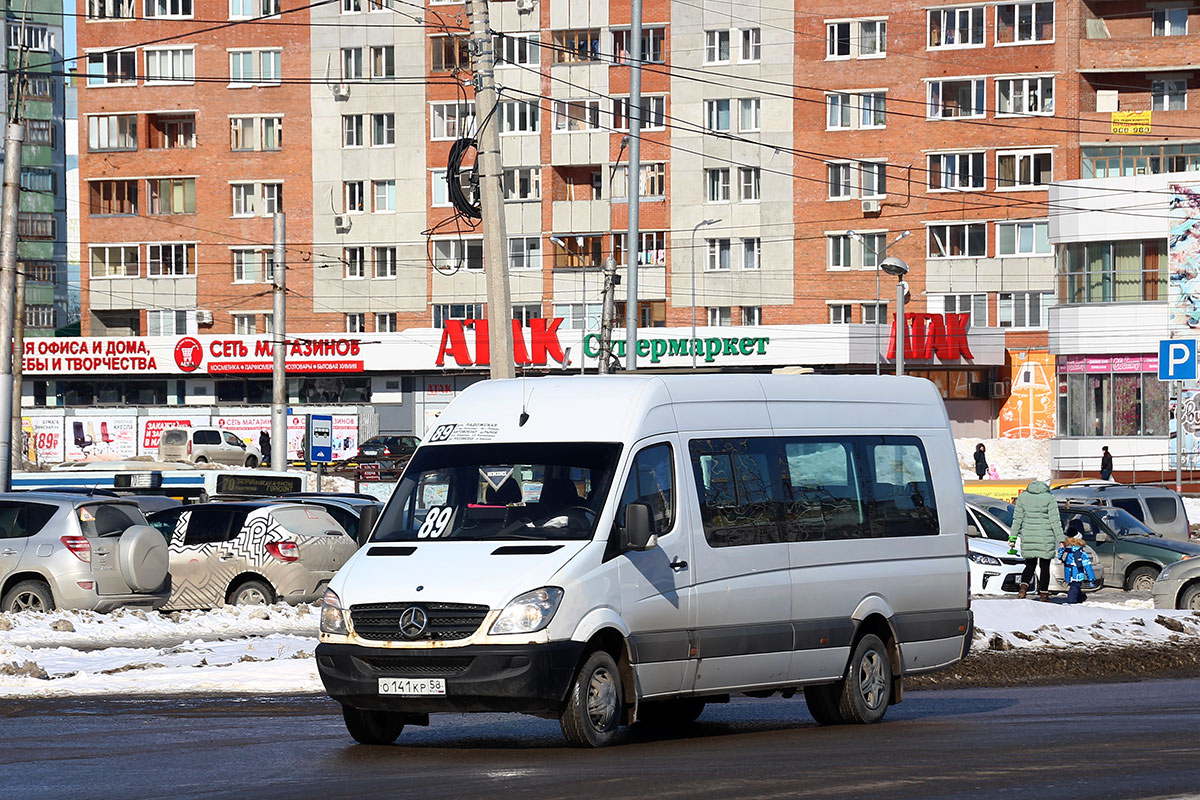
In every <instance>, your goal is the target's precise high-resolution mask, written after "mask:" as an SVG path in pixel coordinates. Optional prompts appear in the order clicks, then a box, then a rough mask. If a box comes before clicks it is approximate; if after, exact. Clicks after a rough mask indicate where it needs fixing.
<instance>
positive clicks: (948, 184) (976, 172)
mask: <svg viewBox="0 0 1200 800" xmlns="http://www.w3.org/2000/svg"><path fill="white" fill-rule="evenodd" d="M984 155H985V154H984V153H934V154H933V155H930V156H929V189H930V191H937V190H939V189H959V190H969V189H982V188H984V187H983V176H984V172H983V162H984Z"/></svg>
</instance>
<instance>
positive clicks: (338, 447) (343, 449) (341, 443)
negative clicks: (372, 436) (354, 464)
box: [333, 414, 358, 461]
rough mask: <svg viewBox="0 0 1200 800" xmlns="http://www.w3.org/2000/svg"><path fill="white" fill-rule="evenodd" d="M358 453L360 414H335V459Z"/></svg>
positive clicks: (349, 456)
mask: <svg viewBox="0 0 1200 800" xmlns="http://www.w3.org/2000/svg"><path fill="white" fill-rule="evenodd" d="M356 455H358V414H334V415H333V460H334V461H341V460H343V459H346V458H354V456H356Z"/></svg>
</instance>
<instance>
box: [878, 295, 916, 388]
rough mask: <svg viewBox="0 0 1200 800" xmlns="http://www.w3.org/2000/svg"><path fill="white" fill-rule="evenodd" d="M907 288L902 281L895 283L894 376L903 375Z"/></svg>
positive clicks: (906, 330)
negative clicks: (905, 296)
mask: <svg viewBox="0 0 1200 800" xmlns="http://www.w3.org/2000/svg"><path fill="white" fill-rule="evenodd" d="M907 288H908V287H907V286H906V285H905V283H904V281H903V280H902V279H901V280H897V281H896V375H897V376H900V375H903V374H904V346H905V341H904V339H905V334H907V332H908V329H907V327H906V326H905V324H904V291H905V290H906V289H907ZM875 313H876V314H878V313H879V310H878V308H876V310H875Z"/></svg>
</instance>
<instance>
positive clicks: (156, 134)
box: [146, 114, 196, 150]
mask: <svg viewBox="0 0 1200 800" xmlns="http://www.w3.org/2000/svg"><path fill="white" fill-rule="evenodd" d="M146 121H147V122H148V123H149V128H150V136H149V144H150V149H151V150H173V149H176V148H186V149H191V148H193V147H195V146H196V115H195V114H187V115H181V116H168V115H166V114H150V115H148V116H147V119H146Z"/></svg>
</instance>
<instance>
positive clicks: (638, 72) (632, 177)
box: [625, 0, 642, 372]
mask: <svg viewBox="0 0 1200 800" xmlns="http://www.w3.org/2000/svg"><path fill="white" fill-rule="evenodd" d="M629 14H630V19H629V22H630V29H629V109H628V112H629V113H628V114H627V115H626V117H627V119H628V120H629V188H628V190H627V191H626V192H625V196H626V198H628V200H629V227H628V229H627V230H626V233H625V262H626V263H627V264H628V269H627V272H628V277H627V278H626V281H625V369H627V370H629V371H630V372H632V371H634V370H636V369H637V329H638V316H639V315H638V254H639V251H640V250H641V249H642V248H641V245H642V242H641V238H642V237H641V235H640V232H639V230H638V212H639V211H641V201H642V197H641V189H642V184H641V178H642V0H631V2H630V4H629Z"/></svg>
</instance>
